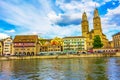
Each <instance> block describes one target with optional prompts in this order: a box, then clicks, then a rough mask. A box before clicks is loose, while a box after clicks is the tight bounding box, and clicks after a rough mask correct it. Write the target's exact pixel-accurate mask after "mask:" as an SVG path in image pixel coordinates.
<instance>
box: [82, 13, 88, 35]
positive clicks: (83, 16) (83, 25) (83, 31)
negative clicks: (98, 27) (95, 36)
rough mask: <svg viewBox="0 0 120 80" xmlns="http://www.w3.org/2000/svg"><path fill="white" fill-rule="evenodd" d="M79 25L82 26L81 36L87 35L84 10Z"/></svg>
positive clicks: (86, 21)
mask: <svg viewBox="0 0 120 80" xmlns="http://www.w3.org/2000/svg"><path fill="white" fill-rule="evenodd" d="M81 27H82V36H85V37H87V33H88V32H89V23H88V20H87V15H86V13H85V12H84V13H83V15H82V22H81Z"/></svg>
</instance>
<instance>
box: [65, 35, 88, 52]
mask: <svg viewBox="0 0 120 80" xmlns="http://www.w3.org/2000/svg"><path fill="white" fill-rule="evenodd" d="M85 50H86V38H85V37H83V36H70V37H64V38H63V51H64V52H67V51H71V52H75V51H85Z"/></svg>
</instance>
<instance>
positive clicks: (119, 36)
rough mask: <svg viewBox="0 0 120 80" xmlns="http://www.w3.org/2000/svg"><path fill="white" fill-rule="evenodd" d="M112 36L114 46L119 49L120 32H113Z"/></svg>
mask: <svg viewBox="0 0 120 80" xmlns="http://www.w3.org/2000/svg"><path fill="white" fill-rule="evenodd" d="M112 37H113V44H114V48H116V49H119V50H120V32H118V33H116V34H114V35H113V36H112Z"/></svg>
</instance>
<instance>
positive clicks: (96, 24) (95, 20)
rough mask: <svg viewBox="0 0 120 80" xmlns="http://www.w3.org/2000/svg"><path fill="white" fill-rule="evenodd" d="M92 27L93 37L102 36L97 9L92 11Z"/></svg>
mask: <svg viewBox="0 0 120 80" xmlns="http://www.w3.org/2000/svg"><path fill="white" fill-rule="evenodd" d="M93 27H94V34H95V35H102V28H101V19H100V17H99V13H98V9H97V8H96V9H95V10H94V18H93Z"/></svg>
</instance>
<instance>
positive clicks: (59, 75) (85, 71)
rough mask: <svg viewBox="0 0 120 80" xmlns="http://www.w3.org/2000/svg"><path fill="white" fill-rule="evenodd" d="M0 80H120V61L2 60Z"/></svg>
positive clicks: (118, 59)
mask: <svg viewBox="0 0 120 80" xmlns="http://www.w3.org/2000/svg"><path fill="white" fill-rule="evenodd" d="M0 80H120V58H114V57H113V58H79V59H78V58H77V59H32V60H10V61H0Z"/></svg>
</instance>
